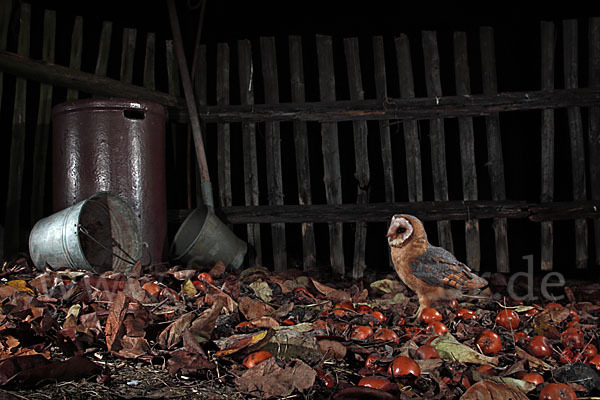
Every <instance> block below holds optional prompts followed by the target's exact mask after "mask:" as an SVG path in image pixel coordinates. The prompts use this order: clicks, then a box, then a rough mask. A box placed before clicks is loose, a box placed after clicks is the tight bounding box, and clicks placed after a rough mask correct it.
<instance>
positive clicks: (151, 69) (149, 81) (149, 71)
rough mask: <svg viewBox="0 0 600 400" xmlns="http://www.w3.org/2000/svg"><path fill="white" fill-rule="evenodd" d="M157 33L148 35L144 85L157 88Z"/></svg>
mask: <svg viewBox="0 0 600 400" xmlns="http://www.w3.org/2000/svg"><path fill="white" fill-rule="evenodd" d="M155 63H156V35H155V34H154V33H151V32H149V33H148V34H147V35H146V52H145V54H144V87H145V88H148V89H156V73H155Z"/></svg>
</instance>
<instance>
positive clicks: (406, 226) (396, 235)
mask: <svg viewBox="0 0 600 400" xmlns="http://www.w3.org/2000/svg"><path fill="white" fill-rule="evenodd" d="M415 230H418V231H419V232H423V233H424V230H423V224H422V223H421V221H420V220H419V219H418V218H417V217H414V216H412V215H407V214H396V215H394V216H393V217H392V222H391V223H390V228H389V229H388V232H387V238H388V243H389V245H390V246H391V247H402V246H404V245H406V244H407V243H409V242H410V241H411V239H413V237H414V236H415Z"/></svg>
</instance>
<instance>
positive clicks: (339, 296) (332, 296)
mask: <svg viewBox="0 0 600 400" xmlns="http://www.w3.org/2000/svg"><path fill="white" fill-rule="evenodd" d="M311 281H312V283H313V285H315V288H316V289H317V290H318V291H319V292H321V293H323V294H324V295H325V297H327V298H328V299H329V300H331V301H333V302H334V303H343V302H346V301H352V296H351V295H350V293H348V292H346V291H344V290H338V289H334V288H332V287H329V286H327V285H324V284H322V283H319V282H318V281H316V280H315V279H311Z"/></svg>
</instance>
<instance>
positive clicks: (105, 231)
mask: <svg viewBox="0 0 600 400" xmlns="http://www.w3.org/2000/svg"><path fill="white" fill-rule="evenodd" d="M142 250H143V245H142V241H141V238H140V233H139V230H138V225H137V221H136V219H135V217H134V215H133V212H132V211H131V209H130V208H129V206H128V205H127V203H125V202H124V201H123V200H122V199H121V198H120V197H118V196H117V195H115V194H113V193H110V192H98V193H96V194H94V195H92V196H91V197H89V198H87V199H86V200H83V201H80V202H79V203H77V204H75V205H73V206H71V207H68V208H65V209H63V210H61V211H59V212H57V213H54V214H52V215H50V216H48V217H46V218H43V219H41V220H39V221H38V222H37V223H36V224H35V225H34V227H33V229H32V230H31V233H30V235H29V253H30V256H31V259H32V261H33V263H34V265H35V266H36V268H38V269H39V270H44V269H45V267H46V265H49V266H50V268H52V269H54V270H57V269H60V268H68V269H83V270H88V271H94V272H97V273H102V272H104V271H109V270H113V271H116V272H126V271H127V270H128V269H129V268H130V267H131V266H132V264H133V263H135V262H136V261H137V260H139V259H140V258H141V256H142Z"/></svg>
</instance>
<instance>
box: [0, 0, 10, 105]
mask: <svg viewBox="0 0 600 400" xmlns="http://www.w3.org/2000/svg"><path fill="white" fill-rule="evenodd" d="M12 3H13V2H12V1H11V0H4V1H0V51H5V50H6V42H7V38H8V27H9V26H10V16H11V14H12V6H13V4H12ZM3 78H4V72H3V71H0V106H1V105H2V87H3V82H4V79H3Z"/></svg>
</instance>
